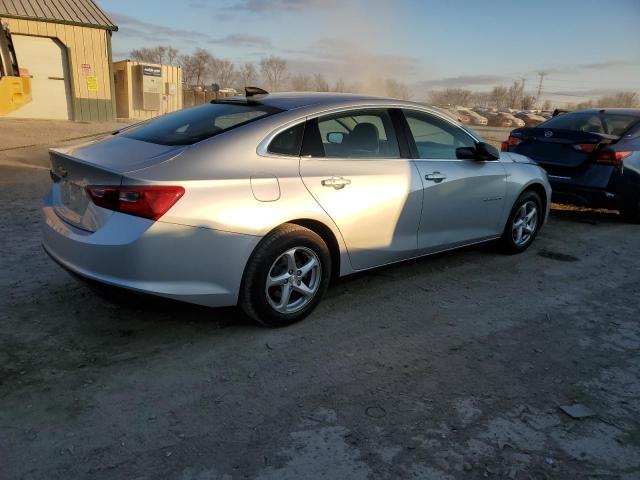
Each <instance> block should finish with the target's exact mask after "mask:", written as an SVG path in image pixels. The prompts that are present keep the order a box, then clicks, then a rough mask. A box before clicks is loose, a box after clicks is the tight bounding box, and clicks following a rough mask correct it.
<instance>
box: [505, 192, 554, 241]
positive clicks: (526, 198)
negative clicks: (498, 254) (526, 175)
mask: <svg viewBox="0 0 640 480" xmlns="http://www.w3.org/2000/svg"><path fill="white" fill-rule="evenodd" d="M543 218H544V212H543V211H542V201H541V200H540V197H539V196H538V194H537V193H535V192H533V191H527V192H524V193H523V194H522V195H520V197H518V200H516V202H515V203H514V205H513V208H512V209H511V213H510V215H509V220H507V225H506V226H505V228H504V232H503V233H502V238H501V239H500V240H501V242H502V246H503V249H504V250H505V252H507V253H521V252H524V251H525V250H526V249H527V248H529V246H530V245H531V244H532V243H533V240H534V239H535V238H536V235H537V234H538V230H539V229H540V225H542V220H543Z"/></svg>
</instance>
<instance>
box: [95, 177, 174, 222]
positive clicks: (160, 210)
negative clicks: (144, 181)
mask: <svg viewBox="0 0 640 480" xmlns="http://www.w3.org/2000/svg"><path fill="white" fill-rule="evenodd" d="M85 188H86V191H87V194H88V195H89V197H90V198H91V200H92V201H93V203H95V204H96V205H98V206H99V207H102V208H106V209H108V210H114V211H116V212H122V213H127V214H129V215H135V216H136V217H143V218H148V219H150V220H158V219H159V218H160V217H162V216H163V215H164V214H165V213H167V212H168V211H169V209H170V208H171V207H172V206H173V205H174V204H175V203H176V202H177V201H178V200H180V197H182V195H184V188H182V187H174V186H166V185H136V186H116V187H114V186H107V185H88V186H87V187H85Z"/></svg>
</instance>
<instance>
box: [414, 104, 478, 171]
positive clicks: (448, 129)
mask: <svg viewBox="0 0 640 480" xmlns="http://www.w3.org/2000/svg"><path fill="white" fill-rule="evenodd" d="M404 114H405V117H406V119H407V123H408V124H409V130H410V131H411V135H412V137H413V140H414V141H415V144H416V149H417V150H418V158H424V159H442V160H455V159H456V158H458V157H457V156H456V149H457V148H459V147H475V145H476V142H475V140H474V139H473V138H472V137H471V136H469V135H468V134H467V133H466V132H465V131H464V130H462V129H461V128H458V127H457V126H455V125H452V124H450V123H449V122H446V121H444V120H441V119H439V118H437V117H434V116H432V115H428V114H426V113H422V112H412V111H410V110H405V111H404Z"/></svg>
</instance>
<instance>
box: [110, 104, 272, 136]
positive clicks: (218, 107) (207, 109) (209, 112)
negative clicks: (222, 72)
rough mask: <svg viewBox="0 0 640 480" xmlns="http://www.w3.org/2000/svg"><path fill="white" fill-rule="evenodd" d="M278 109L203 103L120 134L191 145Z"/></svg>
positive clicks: (264, 106) (261, 106) (262, 106)
mask: <svg viewBox="0 0 640 480" xmlns="http://www.w3.org/2000/svg"><path fill="white" fill-rule="evenodd" d="M281 111H282V110H280V109H278V108H274V107H268V106H266V105H242V104H232V103H207V104H204V105H198V106H197V107H193V108H188V109H185V110H180V111H177V112H173V113H170V114H168V115H163V116H162V117H158V118H155V119H153V120H150V121H148V122H145V123H144V124H142V125H141V126H139V127H137V128H133V129H132V130H130V131H127V132H126V133H124V134H123V135H122V136H123V137H127V138H133V139H135V140H141V141H143V142H150V143H158V144H161V145H191V144H193V143H196V142H199V141H201V140H204V139H206V138H210V137H212V136H214V135H217V134H219V133H222V132H225V131H227V130H230V129H232V128H236V127H239V126H241V125H245V124H247V123H250V122H252V121H255V120H257V119H260V118H263V117H266V116H268V115H273V114H275V113H278V112H281Z"/></svg>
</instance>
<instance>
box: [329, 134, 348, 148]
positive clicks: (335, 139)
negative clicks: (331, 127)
mask: <svg viewBox="0 0 640 480" xmlns="http://www.w3.org/2000/svg"><path fill="white" fill-rule="evenodd" d="M343 140H344V133H342V132H329V133H327V142H329V143H335V144H338V145H340V144H341V143H342V141H343Z"/></svg>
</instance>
